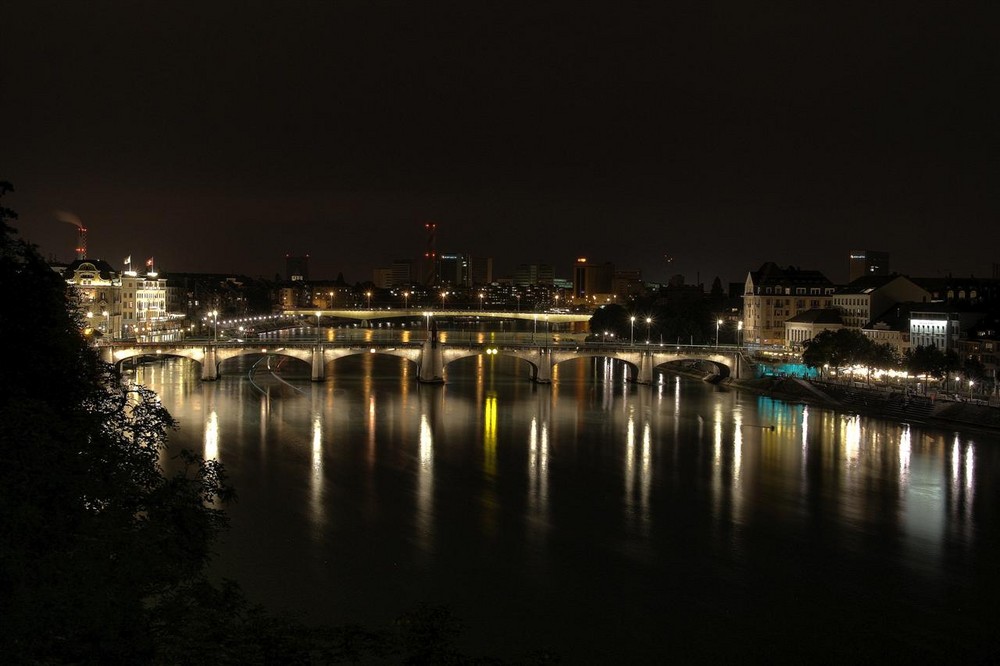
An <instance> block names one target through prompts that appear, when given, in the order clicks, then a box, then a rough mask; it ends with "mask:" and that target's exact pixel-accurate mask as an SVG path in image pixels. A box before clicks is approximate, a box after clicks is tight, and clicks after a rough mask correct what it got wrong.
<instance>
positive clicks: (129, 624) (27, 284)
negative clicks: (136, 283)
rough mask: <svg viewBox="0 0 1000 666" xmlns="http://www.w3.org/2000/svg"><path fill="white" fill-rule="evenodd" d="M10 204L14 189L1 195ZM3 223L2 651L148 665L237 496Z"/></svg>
mask: <svg viewBox="0 0 1000 666" xmlns="http://www.w3.org/2000/svg"><path fill="white" fill-rule="evenodd" d="M2 190H3V191H5V192H6V191H9V190H10V187H9V185H7V186H3V187H2ZM13 217H14V216H13V214H12V213H11V211H9V210H6V209H5V210H4V211H3V219H2V220H0V224H2V227H0V285H2V293H3V296H4V300H5V301H6V303H7V305H8V307H10V308H11V310H10V311H11V312H16V313H17V314H18V316H16V317H3V318H2V319H0V342H2V343H4V348H5V349H8V350H17V353H9V354H8V355H7V356H6V358H5V359H4V363H3V366H2V373H3V380H2V381H0V617H3V621H2V622H0V641H2V644H3V652H4V654H5V656H6V657H7V658H8V659H12V660H13V661H17V662H20V661H28V662H31V661H37V662H103V661H108V662H142V661H148V660H151V659H154V658H155V655H156V650H157V645H156V644H155V641H154V634H153V633H152V632H151V631H150V627H151V624H152V622H153V619H154V616H155V613H156V603H155V601H156V599H157V597H158V596H161V595H164V594H167V593H169V592H170V591H172V590H176V589H178V588H179V586H181V585H182V584H186V583H189V582H190V581H194V580H198V579H199V578H200V577H201V576H203V570H204V565H205V563H206V561H207V559H208V556H209V552H210V547H211V544H212V541H213V539H214V537H215V535H216V534H217V533H218V531H219V530H220V529H221V528H222V527H223V526H224V524H225V514H224V513H222V511H221V510H219V509H217V508H215V506H214V503H216V502H220V501H225V500H226V499H228V498H229V497H230V496H231V491H230V490H229V488H228V487H227V486H226V484H225V475H224V472H223V470H222V468H221V467H220V466H219V465H218V464H217V463H214V462H205V461H203V460H201V459H200V458H198V457H196V456H194V455H193V454H190V453H182V454H180V456H181V460H180V463H181V464H179V465H178V467H179V471H178V472H176V473H174V474H172V475H166V474H164V472H163V470H162V469H161V467H160V457H161V455H162V454H163V452H164V448H165V446H166V435H167V432H168V430H169V429H170V428H171V427H172V426H173V421H172V419H171V417H170V415H169V414H168V413H167V411H166V410H165V409H164V408H163V407H162V405H160V403H159V400H158V399H157V397H156V396H155V395H154V394H153V393H152V392H150V391H148V390H147V389H144V388H142V387H139V386H134V385H130V384H128V383H126V382H124V381H123V380H122V378H121V377H120V376H119V375H118V373H117V372H116V371H115V370H114V369H113V368H112V367H110V366H108V365H106V364H103V363H101V362H100V361H99V360H98V358H97V355H96V354H95V353H94V351H93V350H92V349H91V347H90V345H89V343H88V341H87V340H86V339H85V338H84V336H83V335H82V334H81V333H80V326H79V322H78V321H76V319H75V315H74V312H75V309H74V308H72V307H71V303H70V299H69V296H68V295H67V290H66V285H65V284H64V283H63V282H62V280H61V279H60V278H59V277H58V275H56V274H55V273H54V272H53V271H52V270H51V269H49V268H48V266H46V265H45V262H44V261H43V260H42V259H41V257H40V256H39V255H38V253H37V252H36V251H35V250H34V248H32V247H31V246H30V245H29V244H27V243H25V242H24V241H23V240H21V239H19V238H18V237H17V236H16V234H15V231H14V229H12V228H11V227H10V226H8V224H7V220H8V219H13Z"/></svg>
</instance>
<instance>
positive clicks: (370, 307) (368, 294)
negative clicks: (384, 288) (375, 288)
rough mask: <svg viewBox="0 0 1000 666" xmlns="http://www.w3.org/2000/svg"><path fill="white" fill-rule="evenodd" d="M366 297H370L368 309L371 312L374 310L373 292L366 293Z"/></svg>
mask: <svg viewBox="0 0 1000 666" xmlns="http://www.w3.org/2000/svg"><path fill="white" fill-rule="evenodd" d="M365 296H367V297H368V309H369V310H371V309H372V292H370V291H366V292H365Z"/></svg>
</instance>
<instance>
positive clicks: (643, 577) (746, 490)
mask: <svg viewBox="0 0 1000 666" xmlns="http://www.w3.org/2000/svg"><path fill="white" fill-rule="evenodd" d="M557 370H558V373H557V376H556V378H555V383H553V384H552V385H550V386H536V385H534V384H532V383H531V382H530V381H529V380H528V374H527V369H526V367H522V366H520V365H518V364H517V363H516V362H514V361H509V360H506V359H502V358H497V357H480V358H479V359H468V360H466V361H463V362H459V363H456V364H453V365H452V366H449V368H448V375H447V380H448V383H447V384H445V385H443V386H427V385H418V384H417V382H416V380H415V367H413V366H411V365H408V364H407V363H406V362H405V361H402V360H400V359H395V358H391V357H383V356H377V355H366V356H357V357H351V358H347V359H342V360H339V361H336V362H334V363H333V364H331V365H330V366H328V368H327V373H328V377H327V379H326V381H325V382H322V383H316V384H313V383H311V382H310V381H309V368H308V367H307V366H306V365H305V364H299V363H298V362H295V361H291V362H285V363H280V362H279V361H278V360H277V359H273V358H272V359H260V358H259V357H257V358H251V359H243V360H242V361H240V360H233V361H229V362H227V363H226V364H224V365H223V373H224V374H223V376H222V378H221V379H220V380H219V381H218V382H204V383H203V382H201V381H199V379H198V376H199V375H198V368H197V366H195V365H193V364H191V363H190V362H188V361H184V360H180V359H175V360H168V361H164V362H162V363H156V364H150V365H145V366H140V367H138V368H137V369H136V378H137V379H138V380H139V381H140V382H142V383H144V384H146V385H148V386H150V387H151V388H153V389H155V390H156V391H157V392H158V393H159V394H160V396H161V397H162V400H163V402H164V404H165V405H166V406H167V407H168V408H169V409H170V411H171V412H172V414H173V415H174V417H175V418H176V419H178V421H179V422H180V430H179V431H178V432H176V433H174V434H173V435H172V446H186V447H189V448H194V449H197V450H199V451H203V452H204V454H205V455H206V456H207V457H212V458H218V459H220V460H221V461H222V462H223V463H224V464H225V465H226V467H227V469H228V471H229V473H230V475H231V477H232V481H233V482H234V485H235V486H236V487H237V491H238V493H239V501H238V503H236V504H234V505H232V506H231V507H230V508H229V513H230V515H231V518H232V528H231V530H230V531H228V532H227V533H226V535H225V537H224V540H223V541H222V543H221V544H220V546H219V555H218V558H217V560H216V563H215V567H214V568H215V571H216V573H217V574H218V575H220V576H226V577H229V578H233V579H235V580H237V581H238V582H239V583H241V584H242V585H243V587H244V589H245V590H246V591H247V593H248V595H249V596H250V597H251V599H253V600H254V601H258V602H262V603H264V604H265V605H267V606H268V607H270V608H272V609H274V610H283V611H290V612H292V613H293V614H296V615H298V616H299V617H300V618H302V619H305V620H307V621H310V622H317V623H320V622H322V623H329V624H347V623H361V624H367V625H371V626H378V625H385V624H386V623H388V622H390V621H391V620H392V619H393V618H394V617H396V616H398V615H399V614H401V613H402V612H405V611H408V610H411V609H413V608H414V607H416V606H417V605H418V604H420V603H421V602H428V603H431V604H446V605H448V606H449V607H451V609H452V610H453V611H454V612H455V614H456V615H457V616H458V617H459V618H461V619H462V621H463V622H464V624H465V627H466V629H465V632H464V634H463V644H462V647H463V648H465V649H466V650H467V651H468V652H470V653H472V654H481V655H487V656H496V657H504V658H516V657H517V656H518V655H521V654H524V653H526V652H527V651H529V650H533V649H538V648H545V649H548V650H550V651H552V652H555V653H557V654H559V655H561V656H562V657H563V659H564V663H611V662H617V663H623V662H624V661H626V660H627V661H630V662H631V663H653V662H657V663H663V662H665V661H674V662H678V663H688V662H691V661H704V662H708V661H718V660H724V661H740V662H745V661H748V660H752V661H765V660H766V661H773V660H776V659H781V660H788V659H795V660H800V661H804V662H810V663H814V662H827V663H844V662H845V661H846V660H849V659H850V660H864V661H866V662H869V663H871V662H898V661H904V660H909V659H920V660H921V661H930V660H936V659H943V660H947V661H949V662H969V661H976V660H981V659H986V658H989V657H993V658H996V657H997V656H998V655H1000V652H998V639H997V637H996V635H997V632H996V629H995V610H996V608H997V605H998V602H1000V598H998V591H1000V585H998V582H1000V573H998V567H997V563H998V562H1000V551H998V545H1000V544H998V541H1000V540H998V534H1000V514H998V508H1000V503H998V502H1000V497H998V493H997V482H998V474H1000V437H997V436H994V435H990V436H982V435H966V434H960V433H953V432H944V431H939V430H928V429H921V428H918V427H915V426H914V427H910V426H907V425H903V424H899V423H894V422H888V421H882V420H878V419H872V418H858V417H854V416H849V415H843V414H838V413H835V412H831V411H826V410H822V409H817V408H814V407H804V406H802V405H792V404H785V403H782V402H778V401H773V400H770V399H767V398H761V397H758V396H754V395H751V394H746V393H740V392H736V391H731V390H726V389H721V388H717V387H713V386H710V385H707V384H704V383H701V382H697V381H691V380H687V379H680V378H676V377H670V376H664V377H663V378H662V381H661V383H659V384H657V385H655V386H636V385H629V384H625V383H624V382H623V381H622V379H621V375H622V372H621V367H620V366H616V365H613V364H610V363H604V362H593V361H580V362H573V363H568V364H562V365H560V366H558V368H557ZM251 376H252V378H253V380H252V381H251ZM770 426H774V429H773V430H772V429H771V428H770Z"/></svg>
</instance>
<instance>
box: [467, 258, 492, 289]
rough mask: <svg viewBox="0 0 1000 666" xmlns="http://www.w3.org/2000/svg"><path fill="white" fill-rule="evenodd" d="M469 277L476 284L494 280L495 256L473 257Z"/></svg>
mask: <svg viewBox="0 0 1000 666" xmlns="http://www.w3.org/2000/svg"><path fill="white" fill-rule="evenodd" d="M469 279H470V280H472V284H474V285H485V284H490V283H491V282H493V257H472V259H471V260H470V261H469Z"/></svg>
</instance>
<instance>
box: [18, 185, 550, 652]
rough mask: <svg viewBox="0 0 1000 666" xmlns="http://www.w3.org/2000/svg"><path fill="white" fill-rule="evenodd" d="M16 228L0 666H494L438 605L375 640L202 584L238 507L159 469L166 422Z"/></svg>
mask: <svg viewBox="0 0 1000 666" xmlns="http://www.w3.org/2000/svg"><path fill="white" fill-rule="evenodd" d="M10 189H11V188H10V186H9V185H8V184H6V183H2V182H0V195H2V194H4V193H6V192H7V191H10ZM15 217H16V216H15V215H14V214H13V211H10V210H9V209H5V208H0V293H2V294H3V296H4V300H5V302H6V304H7V306H8V308H9V310H8V311H9V312H12V313H17V316H3V317H2V318H0V342H3V343H4V349H7V350H8V352H9V353H8V355H7V357H6V358H5V359H4V362H3V364H2V365H0V372H2V374H0V656H2V659H3V663H17V664H20V663H30V664H61V663H74V664H75V663H88V664H89V663H94V664H119V663H122V664H142V663H156V664H188V663H213V664H313V663H324V664H325V663H358V662H363V663H412V664H426V663H443V664H447V663H454V664H459V663H461V664H469V663H500V662H498V661H495V660H488V659H477V658H472V657H470V656H468V655H465V654H463V653H461V652H459V651H458V649H457V648H456V647H455V641H456V638H457V636H458V634H459V631H460V625H459V623H458V622H457V621H456V619H455V618H454V616H453V615H452V613H451V611H450V610H448V609H447V608H442V607H429V606H422V607H420V608H418V609H416V610H414V611H411V612H409V613H407V614H405V615H403V616H402V617H400V618H399V620H398V621H397V622H396V623H395V624H394V625H392V626H391V627H389V628H385V629H382V630H377V631H373V630H368V629H364V628H361V627H356V626H348V627H338V628H328V627H327V628H313V627H307V626H306V625H304V624H302V623H300V622H297V621H294V620H290V619H286V618H282V617H277V616H275V615H273V614H270V613H268V612H267V611H266V610H264V609H263V608H262V607H260V606H256V605H253V604H251V603H249V602H248V601H247V599H246V598H245V597H244V596H243V594H242V592H241V591H240V589H239V587H238V586H237V585H236V584H235V583H233V582H230V581H225V582H223V583H222V584H214V583H212V582H210V581H209V580H208V578H207V577H206V574H205V565H206V563H207V562H208V560H209V557H210V553H211V547H212V544H213V541H214V539H215V537H216V536H217V534H218V533H219V531H220V530H221V529H222V528H223V527H224V526H225V524H226V518H225V514H224V513H223V512H222V511H221V510H220V509H219V508H218V506H219V505H221V504H222V503H224V502H225V501H227V500H229V499H232V498H233V491H232V490H231V488H229V487H228V486H227V484H226V477H225V473H224V470H223V469H222V467H221V466H220V465H219V464H218V463H216V462H213V461H205V460H203V459H201V458H200V457H198V456H197V455H195V454H193V453H190V452H188V451H180V452H178V453H176V455H175V457H174V461H173V463H172V464H171V465H170V467H171V469H176V470H177V471H175V472H173V473H171V474H167V473H165V472H164V470H163V468H162V467H161V465H160V461H161V459H162V457H163V456H164V455H165V454H166V442H167V433H168V431H169V430H170V429H171V428H172V427H173V426H174V423H173V420H172V419H171V417H170V415H169V414H168V413H167V411H166V409H164V408H163V406H162V405H161V404H160V402H159V400H158V399H157V397H156V395H154V394H153V393H152V392H151V391H149V390H147V389H145V388H143V387H141V386H136V385H133V384H129V383H128V382H125V381H124V380H123V379H122V377H121V376H120V375H119V374H118V373H117V372H116V371H115V370H114V368H112V367H111V366H108V365H106V364H103V363H101V362H100V361H99V360H98V357H97V355H96V354H95V353H94V351H93V349H92V348H91V346H90V344H89V342H88V341H87V340H86V339H85V338H84V336H83V335H82V334H81V332H80V330H81V327H80V322H78V321H76V319H75V317H74V315H73V312H74V311H75V310H74V309H73V308H72V307H71V303H70V300H69V299H70V297H69V295H68V294H67V288H66V285H65V283H64V282H63V281H62V280H61V279H60V278H59V277H58V276H57V275H56V274H55V273H54V272H53V271H52V270H50V269H49V268H48V266H46V265H45V262H44V261H43V260H42V259H41V258H40V256H39V255H38V253H37V252H36V251H35V249H34V248H33V247H31V246H30V245H29V244H27V243H25V242H24V241H23V240H21V239H19V238H18V237H17V235H16V232H15V230H14V229H13V228H12V227H10V226H9V225H8V224H7V221H8V220H12V219H15ZM10 350H18V351H17V352H16V353H10ZM554 661H555V659H554V658H553V657H552V656H551V655H548V654H545V653H540V654H533V655H529V656H527V657H525V659H524V660H521V661H519V663H538V664H541V663H553V662H554Z"/></svg>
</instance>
